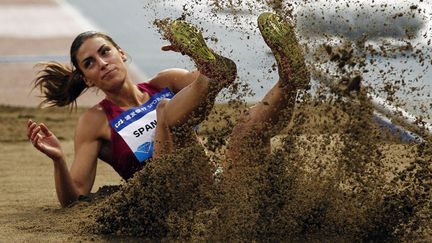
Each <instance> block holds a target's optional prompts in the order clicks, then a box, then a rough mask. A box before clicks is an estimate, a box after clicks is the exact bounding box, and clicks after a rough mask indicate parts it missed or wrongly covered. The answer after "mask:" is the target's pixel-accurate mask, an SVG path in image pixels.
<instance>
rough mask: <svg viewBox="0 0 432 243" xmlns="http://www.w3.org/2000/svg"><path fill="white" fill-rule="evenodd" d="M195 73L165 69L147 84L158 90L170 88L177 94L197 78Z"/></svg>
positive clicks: (178, 69)
mask: <svg viewBox="0 0 432 243" xmlns="http://www.w3.org/2000/svg"><path fill="white" fill-rule="evenodd" d="M198 75H199V73H198V72H197V71H188V70H186V69H182V68H170V69H165V70H163V71H161V72H159V73H158V74H156V75H155V76H154V77H152V78H151V79H150V80H149V83H150V84H151V85H153V86H155V87H157V88H159V89H163V88H166V87H168V88H170V89H171V90H173V91H175V92H177V91H179V90H181V89H182V88H183V87H185V86H186V85H188V84H190V83H192V82H193V81H194V80H196V79H197V78H198Z"/></svg>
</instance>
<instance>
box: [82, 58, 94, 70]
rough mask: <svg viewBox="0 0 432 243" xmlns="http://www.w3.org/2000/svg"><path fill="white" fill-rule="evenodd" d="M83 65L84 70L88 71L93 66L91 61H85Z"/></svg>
mask: <svg viewBox="0 0 432 243" xmlns="http://www.w3.org/2000/svg"><path fill="white" fill-rule="evenodd" d="M83 65H84V68H86V69H88V68H90V67H91V66H92V65H93V60H85V61H84V64H83Z"/></svg>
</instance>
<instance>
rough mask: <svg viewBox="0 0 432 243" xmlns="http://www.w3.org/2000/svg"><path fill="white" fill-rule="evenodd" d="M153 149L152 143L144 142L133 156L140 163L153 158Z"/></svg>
mask: <svg viewBox="0 0 432 243" xmlns="http://www.w3.org/2000/svg"><path fill="white" fill-rule="evenodd" d="M153 147H154V145H153V142H145V143H143V144H141V145H140V146H139V147H138V148H137V151H135V153H134V154H135V156H136V157H137V158H138V160H139V161H140V162H142V161H144V160H146V159H149V158H151V157H152V156H153Z"/></svg>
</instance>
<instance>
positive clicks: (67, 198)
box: [27, 114, 100, 207]
mask: <svg viewBox="0 0 432 243" xmlns="http://www.w3.org/2000/svg"><path fill="white" fill-rule="evenodd" d="M86 123H87V124H86ZM96 126H97V119H95V117H94V115H93V116H92V115H88V114H87V115H83V116H82V117H81V118H80V121H79V122H78V125H77V128H76V135H75V160H74V162H73V164H72V167H71V170H70V171H69V169H68V167H67V164H66V160H65V156H64V153H63V150H62V148H61V145H60V142H59V140H58V139H57V137H56V136H55V135H54V134H53V133H52V132H51V131H50V130H49V129H48V127H47V126H46V125H45V124H43V123H41V124H39V125H38V124H36V123H35V122H34V121H31V120H29V121H28V123H27V136H28V138H29V139H30V141H31V142H32V143H33V145H34V147H35V148H36V149H38V150H39V151H41V152H42V153H44V154H45V155H47V156H48V157H49V158H51V159H52V160H53V164H54V181H55V187H56V192H57V197H58V200H59V202H60V204H61V205H62V206H63V207H64V206H67V205H69V204H70V203H72V202H73V201H76V200H77V199H78V197H79V195H85V194H88V193H89V192H90V190H91V188H92V186H93V182H94V179H95V175H96V161H97V160H96V158H97V153H98V151H99V146H100V145H99V142H98V141H99V140H98V139H97V133H96V132H95V131H98V129H96V128H97V127H96ZM92 128H93V129H92Z"/></svg>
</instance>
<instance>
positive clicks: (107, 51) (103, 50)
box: [101, 47, 111, 56]
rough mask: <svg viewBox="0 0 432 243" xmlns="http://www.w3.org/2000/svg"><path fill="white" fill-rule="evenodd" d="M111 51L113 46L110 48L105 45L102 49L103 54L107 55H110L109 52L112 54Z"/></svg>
mask: <svg viewBox="0 0 432 243" xmlns="http://www.w3.org/2000/svg"><path fill="white" fill-rule="evenodd" d="M110 53H111V48H109V47H104V48H102V50H101V55H102V56H106V55H108V54H110Z"/></svg>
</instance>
